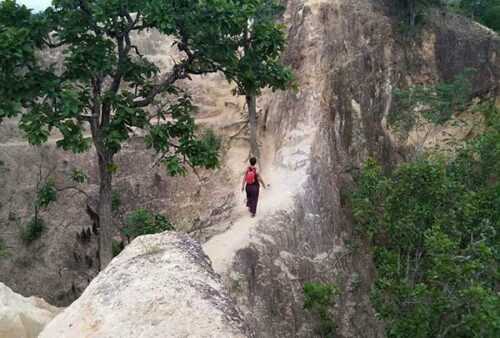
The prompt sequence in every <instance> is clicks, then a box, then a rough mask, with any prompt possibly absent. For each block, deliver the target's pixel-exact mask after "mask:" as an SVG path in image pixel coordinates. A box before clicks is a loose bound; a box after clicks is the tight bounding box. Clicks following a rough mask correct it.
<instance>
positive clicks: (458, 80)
mask: <svg viewBox="0 0 500 338" xmlns="http://www.w3.org/2000/svg"><path fill="white" fill-rule="evenodd" d="M474 72H475V70H473V69H466V70H465V71H464V72H462V73H460V74H459V75H457V76H456V77H455V78H454V79H453V81H450V82H441V83H437V84H434V85H414V86H410V87H409V88H408V89H405V90H401V89H396V90H395V91H394V97H395V105H394V107H395V108H394V109H392V110H391V111H390V113H389V115H388V118H387V122H388V124H389V126H390V127H391V128H392V129H393V130H394V131H395V132H396V134H397V135H398V136H399V137H400V138H401V139H403V140H406V139H407V138H408V136H409V134H410V132H411V131H414V132H415V134H414V136H415V139H414V140H413V142H414V146H415V154H416V155H417V157H418V156H420V155H422V151H423V149H424V145H425V142H426V141H427V139H428V138H430V137H432V136H434V134H435V133H437V132H438V131H439V127H440V126H442V125H443V124H444V123H446V122H448V121H450V120H451V119H452V117H453V115H454V114H455V113H458V112H462V111H464V110H466V108H467V106H468V105H469V104H470V102H471V99H472V84H471V78H472V76H473V74H474ZM460 123H461V122H460V120H459V119H455V120H453V124H460Z"/></svg>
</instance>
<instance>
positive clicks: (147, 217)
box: [123, 209, 174, 238]
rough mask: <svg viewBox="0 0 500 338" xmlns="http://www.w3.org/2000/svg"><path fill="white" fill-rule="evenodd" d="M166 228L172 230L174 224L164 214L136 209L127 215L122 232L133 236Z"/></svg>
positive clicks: (153, 232)
mask: <svg viewBox="0 0 500 338" xmlns="http://www.w3.org/2000/svg"><path fill="white" fill-rule="evenodd" d="M167 230H174V226H173V225H172V223H170V222H169V220H168V219H167V218H166V217H165V216H162V215H160V214H153V213H151V212H150V211H148V210H145V209H138V210H136V211H134V212H132V213H131V214H129V215H128V217H127V220H126V227H125V228H124V229H123V233H124V234H125V235H127V236H129V237H131V238H135V237H137V236H141V235H148V234H156V233H159V232H163V231H167Z"/></svg>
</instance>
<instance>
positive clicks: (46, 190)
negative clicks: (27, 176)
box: [37, 180, 57, 208]
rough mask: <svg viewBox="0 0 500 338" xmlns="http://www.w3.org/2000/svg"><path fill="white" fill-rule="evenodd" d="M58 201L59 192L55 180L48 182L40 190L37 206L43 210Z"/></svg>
mask: <svg viewBox="0 0 500 338" xmlns="http://www.w3.org/2000/svg"><path fill="white" fill-rule="evenodd" d="M56 199H57V190H56V186H55V183H54V181H53V180H48V181H47V182H46V183H45V184H44V185H43V186H42V187H41V188H40V189H39V190H38V196H37V204H38V206H40V207H42V208H46V207H48V206H49V204H50V203H51V202H54V201H55V200H56Z"/></svg>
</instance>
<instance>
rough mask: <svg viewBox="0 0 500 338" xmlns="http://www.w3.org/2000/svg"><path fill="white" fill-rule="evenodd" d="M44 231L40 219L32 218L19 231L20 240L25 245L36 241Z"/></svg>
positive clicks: (43, 224)
mask: <svg viewBox="0 0 500 338" xmlns="http://www.w3.org/2000/svg"><path fill="white" fill-rule="evenodd" d="M44 230H45V222H44V221H43V219H41V218H40V217H33V218H32V219H31V220H30V221H29V222H28V223H27V224H26V225H25V226H24V229H22V231H21V238H22V240H23V241H24V242H26V243H27V244H30V243H31V242H33V241H35V240H37V239H39V238H40V236H41V235H42V232H43V231H44Z"/></svg>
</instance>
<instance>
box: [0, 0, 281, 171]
mask: <svg viewBox="0 0 500 338" xmlns="http://www.w3.org/2000/svg"><path fill="white" fill-rule="evenodd" d="M251 2H252V1H249V3H251ZM240 5H241V4H240V3H237V2H236V1H230V0H227V1H223V0H203V1H201V0H200V1H187V0H184V1H182V0H177V1H173V0H170V1H168V0H162V1H160V0H149V1H133V0H128V1H116V0H94V1H90V0H89V1H85V0H84V1H76V0H55V1H53V7H50V8H49V9H47V10H46V11H45V12H44V13H42V14H32V13H30V11H29V10H27V9H26V8H25V7H24V6H19V5H17V4H16V3H15V1H12V0H6V1H4V2H2V3H1V4H0V19H1V20H0V47H1V48H0V66H1V69H2V71H1V72H0V82H1V83H0V97H1V98H2V99H1V100H0V120H1V119H3V118H6V117H13V116H16V115H20V116H21V120H20V127H21V129H22V130H23V131H24V132H25V134H26V136H27V138H28V140H29V142H30V143H32V144H41V143H43V142H46V141H47V139H48V137H49V135H50V134H51V132H52V131H53V130H58V131H59V132H60V133H61V135H62V138H61V139H60V140H59V141H58V142H57V145H58V146H59V147H61V148H63V149H65V150H71V151H73V152H76V153H78V152H83V151H86V150H87V149H88V148H89V147H90V145H91V144H92V142H93V143H94V144H95V146H96V147H97V148H99V149H98V150H99V151H101V149H104V150H106V151H107V152H109V153H110V154H111V155H112V154H115V153H117V152H118V151H120V149H121V144H122V143H123V142H125V141H126V140H127V139H128V137H129V135H130V131H131V130H132V128H141V129H145V130H146V131H147V132H148V136H147V138H146V139H147V145H148V146H149V147H151V148H153V149H154V150H155V151H157V152H159V154H160V161H161V162H163V163H165V164H166V166H167V168H168V169H169V171H170V172H171V173H172V174H179V173H182V172H183V167H184V165H183V164H184V163H188V164H189V165H191V166H199V165H201V166H206V167H208V168H213V167H214V166H216V165H217V162H218V161H217V160H218V158H217V152H216V151H213V149H212V148H211V146H213V144H211V145H209V144H207V143H206V142H204V139H203V138H202V139H199V138H198V137H197V133H196V128H195V124H194V120H193V119H192V117H191V113H192V112H193V110H194V107H193V104H192V102H191V98H190V96H189V95H188V94H187V93H185V92H184V91H182V90H181V89H179V88H177V87H176V85H175V83H176V81H178V80H180V79H185V78H189V74H203V73H207V72H214V71H223V72H229V70H230V74H231V78H235V77H236V76H237V73H238V72H240V69H236V68H234V65H235V64H237V60H238V55H237V52H238V48H239V47H241V46H240V44H241V43H242V41H241V34H242V29H243V28H245V27H246V22H247V21H248V17H245V16H244V15H245V14H247V12H245V11H244V10H243V9H242V8H240ZM149 29H158V30H159V31H160V32H162V33H164V34H168V35H170V36H172V37H173V39H174V45H175V46H177V48H178V50H179V51H180V52H181V54H182V55H183V58H182V59H181V60H180V61H178V62H177V64H176V65H175V66H174V67H173V69H171V70H170V71H167V72H163V73H162V72H161V71H160V69H159V68H158V66H157V65H156V64H154V63H153V62H152V61H150V60H149V59H148V58H147V57H145V56H144V55H142V54H141V51H140V50H139V49H138V48H137V46H136V44H135V43H134V40H135V39H137V38H138V36H140V34H141V32H143V31H145V30H149ZM262 38H263V39H264V40H265V37H262ZM261 44H264V42H261ZM262 48H264V47H262ZM262 48H261V49H260V51H262ZM47 50H53V52H52V53H60V55H61V61H60V63H54V64H50V63H48V62H46V61H44V60H43V59H44V58H43V57H42V56H43V55H44V53H47ZM276 58H277V54H272V55H270V58H269V59H266V60H267V61H269V60H271V61H274V60H276ZM260 76H263V73H261V74H260ZM264 81H266V80H264ZM152 106H161V107H162V109H159V110H158V111H153V109H151V107H152ZM155 121H156V123H155ZM165 121H168V122H166V123H165ZM85 123H87V124H88V126H89V127H90V130H91V134H90V135H89V133H88V127H85Z"/></svg>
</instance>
